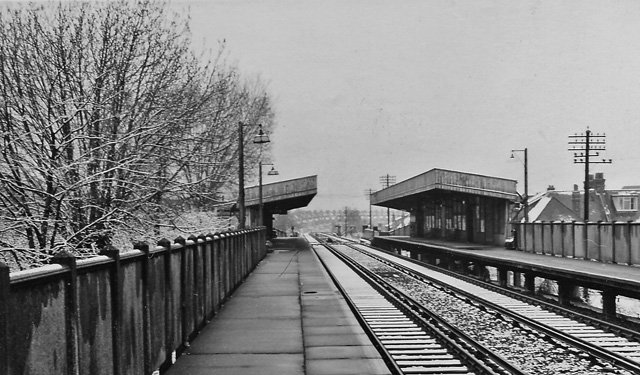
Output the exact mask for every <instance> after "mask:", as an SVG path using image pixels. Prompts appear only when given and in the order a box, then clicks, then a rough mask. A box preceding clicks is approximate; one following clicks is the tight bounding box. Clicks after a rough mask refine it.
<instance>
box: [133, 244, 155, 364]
mask: <svg viewBox="0 0 640 375" xmlns="http://www.w3.org/2000/svg"><path fill="white" fill-rule="evenodd" d="M133 248H134V249H136V250H140V251H142V252H143V253H144V257H143V259H142V280H141V282H142V342H143V343H144V344H143V345H144V348H142V349H143V353H144V358H143V365H144V373H145V374H150V373H151V316H150V315H151V312H150V310H149V304H150V296H149V278H150V276H149V244H147V243H145V242H137V243H135V244H134V245H133Z"/></svg>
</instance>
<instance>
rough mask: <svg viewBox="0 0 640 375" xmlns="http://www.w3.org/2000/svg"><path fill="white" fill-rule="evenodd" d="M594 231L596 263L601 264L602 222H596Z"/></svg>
mask: <svg viewBox="0 0 640 375" xmlns="http://www.w3.org/2000/svg"><path fill="white" fill-rule="evenodd" d="M596 231H597V232H598V242H597V248H598V262H602V261H603V259H602V220H598V224H597V225H596Z"/></svg>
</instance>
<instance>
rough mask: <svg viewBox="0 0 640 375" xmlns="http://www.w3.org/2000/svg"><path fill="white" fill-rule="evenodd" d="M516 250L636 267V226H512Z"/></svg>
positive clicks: (639, 246)
mask: <svg viewBox="0 0 640 375" xmlns="http://www.w3.org/2000/svg"><path fill="white" fill-rule="evenodd" d="M513 226H514V228H515V231H516V235H515V236H516V243H517V248H518V249H520V250H523V251H526V252H530V253H539V254H547V255H554V256H561V257H572V258H580V259H589V260H596V261H600V262H606V263H623V264H629V265H640V223H636V222H589V223H586V224H585V223H583V222H575V221H572V222H564V221H560V222H558V221H554V222H544V221H536V222H532V223H523V222H518V223H513Z"/></svg>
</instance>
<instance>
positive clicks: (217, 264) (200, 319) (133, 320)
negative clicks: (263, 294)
mask: <svg viewBox="0 0 640 375" xmlns="http://www.w3.org/2000/svg"><path fill="white" fill-rule="evenodd" d="M135 248H136V250H134V251H129V252H125V253H120V252H119V251H118V250H117V249H110V250H106V251H105V252H104V253H103V254H104V255H102V256H98V257H95V258H91V259H85V260H77V259H76V258H74V257H73V256H65V254H62V256H57V257H56V258H55V259H56V263H58V264H52V265H48V266H45V267H40V268H37V269H33V270H28V271H20V272H16V273H12V274H11V275H9V268H8V267H7V266H6V265H4V264H2V263H0V374H3V375H4V374H9V375H17V374H21V375H22V374H56V375H60V374H92V375H95V374H114V375H125V374H152V373H153V372H154V371H155V370H157V369H162V370H164V369H166V368H167V367H168V366H170V365H171V363H172V357H175V355H176V354H179V353H181V352H182V351H183V350H184V348H185V343H187V342H189V341H191V339H193V337H195V335H196V334H197V332H198V331H199V330H200V329H201V328H202V327H203V326H204V325H205V324H206V322H207V321H208V320H209V319H211V318H212V317H213V315H215V313H216V311H218V309H219V308H220V306H221V305H222V303H223V302H224V301H225V300H226V299H227V298H228V297H229V296H230V294H231V293H232V292H233V290H234V289H235V288H236V287H237V286H238V285H239V284H240V283H241V282H242V280H243V279H244V278H245V277H246V276H247V275H248V274H249V273H250V272H251V270H252V269H253V268H254V267H255V266H256V265H257V264H258V262H259V261H260V260H261V259H263V258H264V256H265V255H266V233H265V229H264V228H260V229H250V230H243V231H237V232H228V233H222V234H215V235H213V234H210V235H207V236H200V237H189V239H187V240H185V239H182V238H178V239H176V240H175V242H174V243H173V244H172V243H170V242H169V241H161V242H160V243H158V246H157V247H154V248H149V246H148V245H146V244H138V245H136V246H135Z"/></svg>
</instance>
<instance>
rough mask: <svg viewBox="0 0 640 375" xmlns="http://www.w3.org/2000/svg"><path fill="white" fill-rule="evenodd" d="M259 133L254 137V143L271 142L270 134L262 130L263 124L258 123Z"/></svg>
mask: <svg viewBox="0 0 640 375" xmlns="http://www.w3.org/2000/svg"><path fill="white" fill-rule="evenodd" d="M258 126H259V129H258V134H256V136H255V137H254V138H253V143H269V142H271V141H270V140H269V136H268V135H266V134H265V133H264V132H263V131H262V124H260V125H258Z"/></svg>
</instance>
